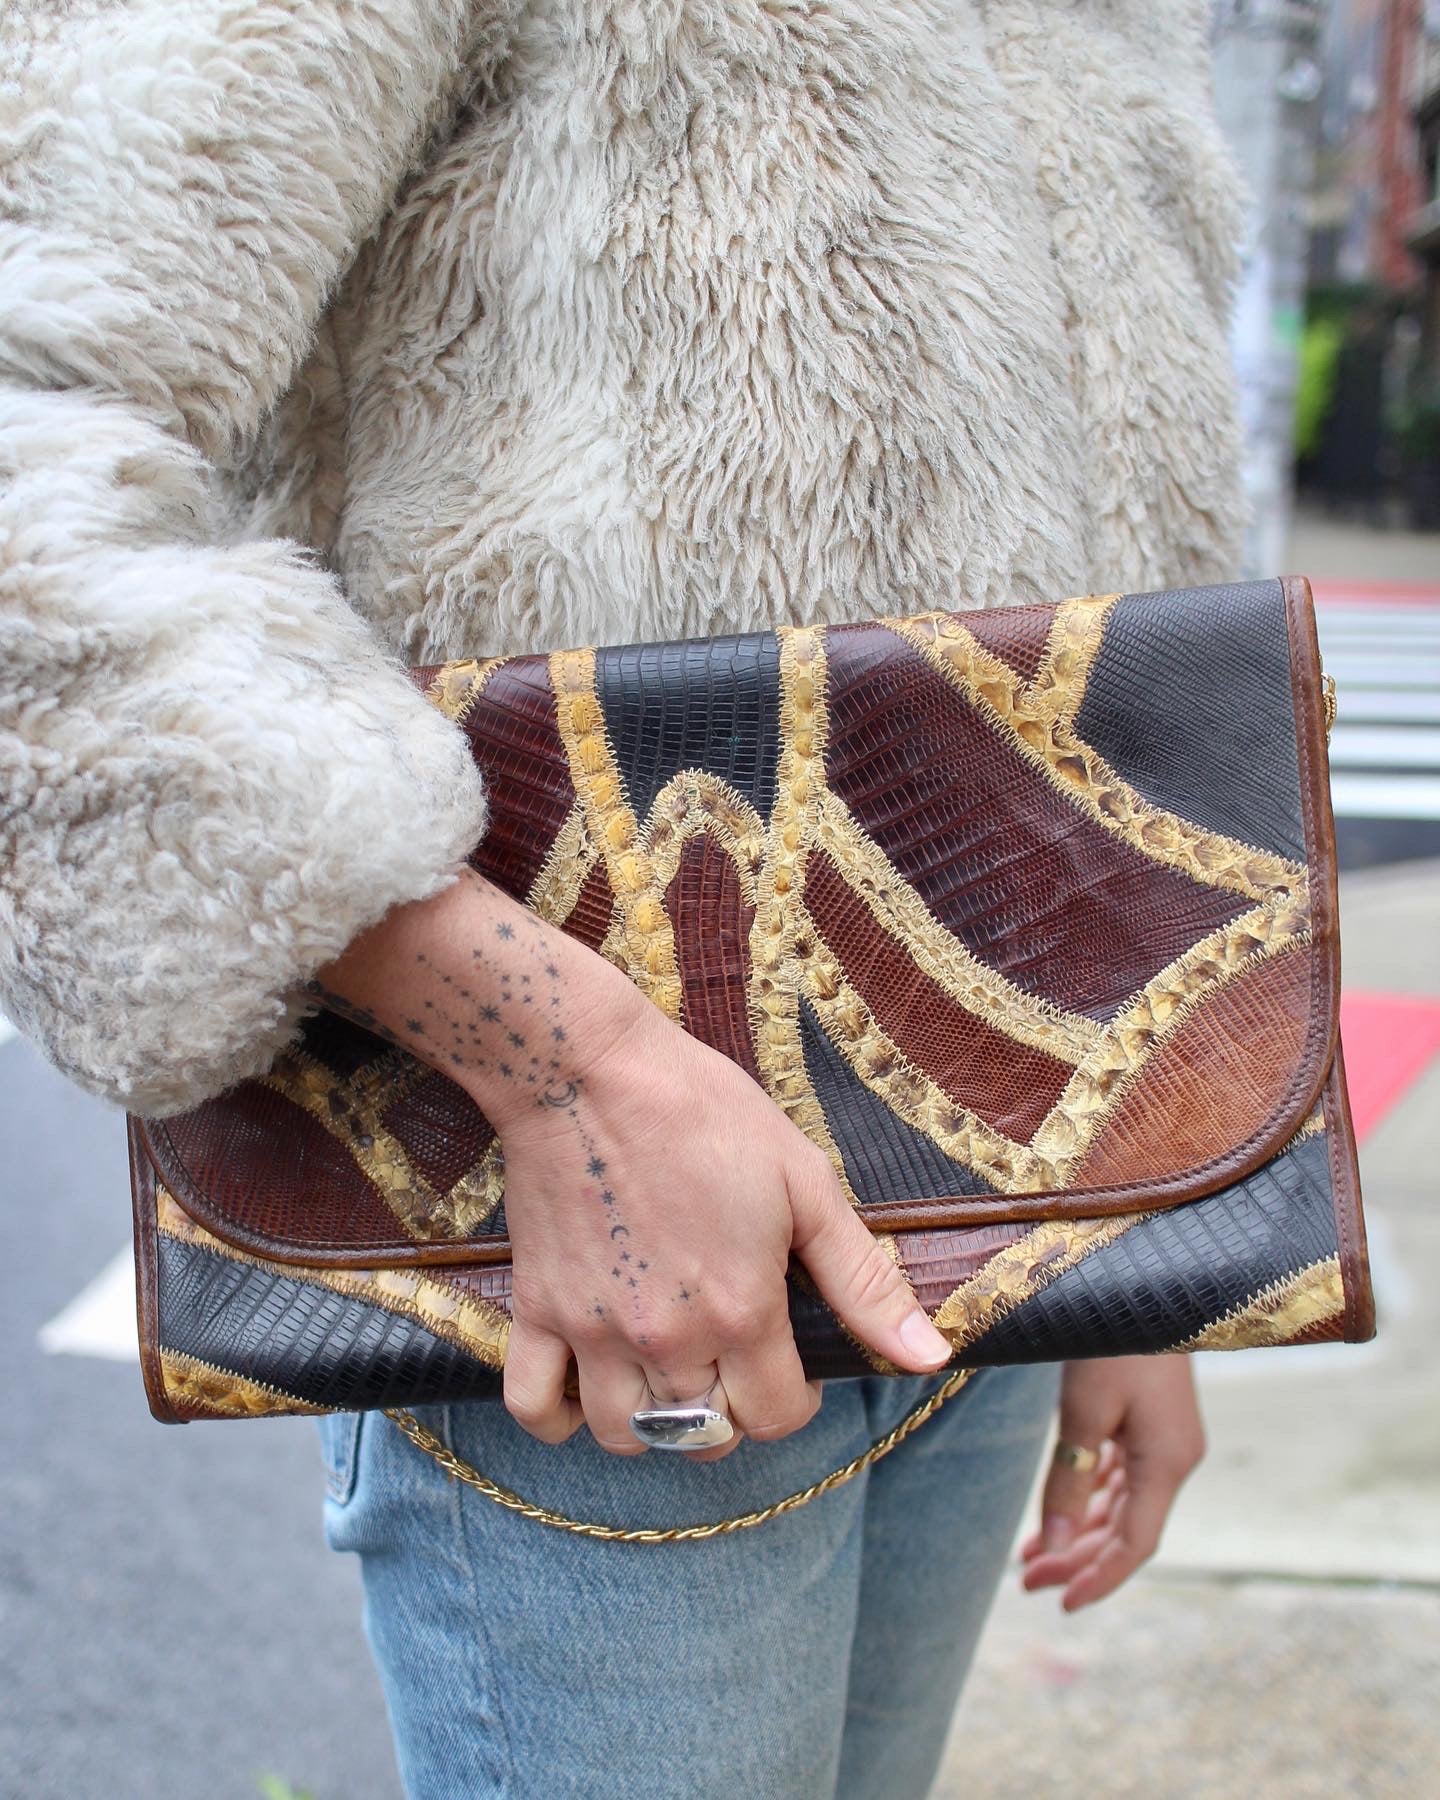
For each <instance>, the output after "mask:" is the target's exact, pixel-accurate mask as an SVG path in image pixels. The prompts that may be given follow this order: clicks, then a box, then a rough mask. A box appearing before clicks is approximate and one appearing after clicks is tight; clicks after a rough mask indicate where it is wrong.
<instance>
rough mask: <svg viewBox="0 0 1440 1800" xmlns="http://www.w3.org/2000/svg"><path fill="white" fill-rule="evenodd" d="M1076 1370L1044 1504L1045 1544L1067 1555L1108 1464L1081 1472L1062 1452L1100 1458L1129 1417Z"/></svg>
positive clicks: (1068, 1376) (1107, 1388) (1065, 1390)
mask: <svg viewBox="0 0 1440 1800" xmlns="http://www.w3.org/2000/svg"><path fill="white" fill-rule="evenodd" d="M1075 1366H1076V1365H1073V1364H1072V1365H1070V1367H1067V1369H1066V1371H1065V1378H1064V1380H1063V1382H1062V1384H1061V1388H1060V1435H1059V1440H1058V1442H1057V1444H1056V1452H1057V1454H1056V1456H1055V1458H1054V1460H1053V1461H1052V1462H1051V1464H1050V1470H1049V1473H1048V1474H1047V1475H1046V1477H1045V1489H1044V1492H1043V1494H1042V1495H1041V1498H1040V1538H1041V1544H1042V1547H1043V1548H1044V1549H1045V1550H1047V1551H1050V1552H1052V1553H1054V1552H1058V1551H1062V1550H1064V1549H1065V1548H1066V1546H1067V1545H1068V1544H1070V1543H1071V1542H1072V1540H1073V1539H1074V1537H1075V1535H1076V1533H1077V1532H1078V1531H1079V1529H1080V1524H1081V1521H1082V1520H1083V1519H1084V1517H1085V1508H1086V1506H1087V1505H1088V1504H1089V1502H1090V1496H1091V1495H1092V1494H1093V1493H1094V1492H1095V1488H1096V1486H1097V1484H1098V1483H1099V1482H1100V1481H1101V1480H1102V1479H1104V1476H1102V1468H1104V1467H1105V1465H1104V1463H1103V1460H1102V1462H1101V1463H1100V1464H1097V1465H1096V1466H1095V1467H1094V1468H1091V1469H1085V1468H1080V1467H1076V1466H1075V1465H1074V1464H1072V1463H1069V1462H1066V1461H1065V1460H1063V1458H1062V1457H1061V1456H1060V1455H1059V1452H1060V1449H1061V1447H1062V1446H1065V1445H1068V1446H1070V1447H1072V1448H1074V1449H1076V1450H1080V1451H1086V1450H1093V1451H1095V1452H1097V1453H1098V1452H1099V1451H1100V1450H1101V1447H1102V1446H1103V1445H1104V1443H1105V1441H1106V1439H1107V1438H1110V1437H1111V1436H1112V1435H1113V1434H1114V1432H1115V1431H1116V1430H1117V1429H1118V1427H1119V1425H1120V1421H1121V1419H1122V1418H1123V1416H1124V1412H1123V1406H1122V1405H1121V1403H1120V1402H1119V1401H1118V1400H1117V1399H1116V1398H1115V1396H1114V1394H1113V1392H1112V1389H1111V1385H1110V1384H1109V1383H1108V1382H1107V1381H1105V1380H1103V1379H1099V1380H1097V1379H1096V1378H1094V1377H1093V1376H1089V1375H1084V1374H1082V1375H1080V1376H1078V1377H1077V1376H1074V1375H1072V1373H1071V1369H1073V1368H1074V1367H1075ZM1103 1374H1104V1371H1102V1376H1103ZM1107 1473H1108V1470H1107Z"/></svg>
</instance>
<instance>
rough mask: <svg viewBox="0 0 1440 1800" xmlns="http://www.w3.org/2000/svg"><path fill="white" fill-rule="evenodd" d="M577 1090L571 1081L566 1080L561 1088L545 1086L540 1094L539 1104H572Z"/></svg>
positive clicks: (559, 1105) (561, 1105) (557, 1105)
mask: <svg viewBox="0 0 1440 1800" xmlns="http://www.w3.org/2000/svg"><path fill="white" fill-rule="evenodd" d="M579 1091H580V1090H579V1089H578V1088H577V1087H576V1085H575V1083H574V1082H573V1081H567V1082H566V1083H565V1085H564V1087H563V1088H555V1087H547V1088H546V1090H545V1092H544V1093H543V1094H542V1095H541V1096H540V1104H541V1105H542V1106H554V1107H563V1106H573V1105H574V1103H575V1097H576V1095H577V1094H578V1093H579Z"/></svg>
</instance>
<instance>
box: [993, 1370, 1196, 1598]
mask: <svg viewBox="0 0 1440 1800" xmlns="http://www.w3.org/2000/svg"><path fill="white" fill-rule="evenodd" d="M1060 1442H1061V1444H1068V1445H1073V1446H1075V1447H1076V1448H1077V1449H1080V1450H1082V1451H1084V1450H1094V1451H1098V1452H1099V1456H1100V1460H1099V1463H1098V1464H1097V1465H1096V1467H1094V1468H1093V1469H1091V1470H1088V1471H1087V1470H1083V1469H1079V1468H1075V1467H1071V1466H1069V1465H1068V1464H1067V1463H1065V1462H1063V1461H1056V1462H1053V1463H1052V1464H1051V1465H1050V1473H1049V1477H1048V1479H1047V1480H1046V1483H1045V1491H1044V1495H1043V1497H1042V1499H1041V1503H1040V1515H1041V1517H1040V1529H1039V1530H1038V1531H1037V1532H1036V1533H1035V1534H1034V1536H1033V1537H1031V1538H1030V1539H1029V1540H1028V1542H1027V1543H1026V1544H1025V1545H1024V1546H1023V1548H1022V1550H1021V1559H1022V1562H1023V1565H1024V1569H1023V1575H1022V1580H1023V1582H1024V1585H1025V1587H1026V1588H1027V1589H1029V1590H1031V1591H1032V1592H1033V1591H1034V1590H1036V1589H1038V1588H1046V1587H1059V1588H1063V1590H1064V1592H1063V1594H1062V1596H1061V1602H1060V1603H1061V1605H1062V1606H1063V1608H1064V1609H1065V1611H1066V1612H1075V1611H1076V1610H1077V1609H1078V1608H1079V1607H1082V1606H1090V1605H1092V1604H1093V1603H1094V1602H1095V1601H1096V1600H1103V1599H1105V1597H1106V1596H1107V1595H1108V1594H1113V1593H1114V1591H1115V1589H1116V1588H1118V1587H1119V1586H1120V1584H1121V1583H1122V1582H1124V1581H1128V1580H1129V1578H1130V1577H1131V1576H1132V1575H1133V1574H1134V1573H1135V1571H1136V1569H1138V1568H1139V1567H1140V1565H1141V1564H1142V1563H1144V1562H1146V1561H1148V1560H1149V1558H1150V1557H1151V1556H1153V1555H1154V1553H1155V1550H1156V1548H1157V1547H1158V1545H1159V1543H1160V1534H1161V1531H1162V1530H1163V1529H1164V1525H1165V1521H1166V1519H1167V1518H1168V1517H1169V1514H1170V1508H1171V1507H1172V1506H1173V1505H1174V1502H1175V1496H1176V1494H1177V1493H1178V1492H1179V1491H1180V1486H1181V1484H1182V1482H1184V1480H1185V1479H1186V1477H1187V1476H1188V1475H1189V1474H1190V1473H1191V1471H1192V1470H1193V1469H1194V1468H1195V1466H1196V1464H1197V1463H1198V1462H1199V1461H1200V1459H1201V1457H1202V1456H1203V1455H1204V1454H1205V1430H1204V1426H1203V1424H1202V1422H1201V1418H1200V1406H1199V1402H1198V1400H1197V1399H1196V1395H1195V1377H1194V1373H1193V1371H1192V1369H1191V1364H1190V1358H1189V1357H1188V1356H1117V1357H1106V1358H1103V1359H1098V1360H1095V1361H1090V1362H1073V1363H1067V1364H1066V1365H1065V1373H1064V1376H1063V1380H1062V1385H1061V1390H1060Z"/></svg>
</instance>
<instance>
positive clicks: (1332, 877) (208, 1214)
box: [136, 576, 1368, 1323]
mask: <svg viewBox="0 0 1440 1800" xmlns="http://www.w3.org/2000/svg"><path fill="white" fill-rule="evenodd" d="M1280 585H1281V587H1282V590H1283V592H1284V595H1285V603H1286V604H1285V611H1286V620H1287V625H1288V629H1289V637H1290V670H1291V694H1292V703H1293V709H1294V720H1295V741H1296V757H1297V762H1298V767H1299V776H1300V795H1301V805H1302V810H1303V814H1304V832H1305V850H1306V863H1307V866H1308V869H1309V878H1310V891H1311V910H1312V920H1313V933H1312V935H1313V943H1312V947H1311V952H1310V960H1311V975H1310V1011H1309V1020H1308V1024H1307V1029H1306V1036H1305V1043H1304V1048H1303V1050H1302V1052H1301V1055H1300V1056H1299V1058H1298V1059H1297V1063H1296V1067H1295V1072H1294V1076H1293V1079H1292V1081H1291V1083H1290V1086H1289V1088H1288V1090H1287V1092H1286V1094H1285V1096H1284V1098H1283V1099H1282V1100H1281V1101H1280V1102H1278V1103H1277V1105H1276V1107H1275V1109H1274V1111H1273V1112H1272V1113H1271V1115H1270V1117H1269V1118H1268V1120H1267V1121H1266V1122H1265V1123H1264V1124H1263V1125H1262V1126H1260V1127H1259V1128H1257V1129H1256V1130H1255V1131H1254V1132H1252V1133H1251V1135H1250V1136H1249V1137H1248V1138H1247V1139H1245V1141H1244V1142H1242V1143H1240V1144H1237V1145H1234V1146H1232V1147H1231V1148H1230V1149H1229V1150H1227V1151H1226V1152H1225V1153H1224V1154H1222V1155H1219V1156H1216V1157H1214V1158H1212V1159H1211V1160H1210V1161H1209V1162H1207V1163H1204V1164H1201V1165H1199V1166H1198V1167H1196V1168H1193V1169H1189V1170H1186V1171H1185V1172H1184V1173H1183V1174H1177V1175H1173V1176H1169V1177H1167V1178H1165V1179H1163V1180H1159V1181H1134V1182H1127V1183H1123V1184H1120V1185H1116V1186H1110V1187H1102V1188H1078V1187H1077V1188H1070V1189H1066V1190H1064V1191H1063V1192H1053V1191H1052V1192H1047V1193H1040V1194H956V1195H937V1196H933V1197H930V1198H927V1199H923V1200H908V1201H888V1202H881V1203H877V1204H873V1205H869V1206H862V1207H861V1208H860V1213H861V1217H862V1218H864V1220H865V1221H866V1223H867V1224H868V1225H869V1226H870V1227H871V1229H872V1230H874V1231H877V1232H892V1231H931V1230H943V1229H946V1228H948V1227H951V1226H956V1225H987V1224H1001V1223H1008V1222H1028V1223H1034V1222H1037V1221H1041V1220H1045V1219H1064V1218H1069V1219H1096V1218H1102V1217H1107V1216H1112V1215H1115V1214H1122V1213H1131V1212H1141V1211H1152V1210H1156V1209H1160V1208H1165V1207H1171V1206H1179V1205H1183V1204H1184V1203H1185V1202H1186V1201H1190V1200H1198V1199H1200V1198H1202V1197H1203V1196H1204V1195H1206V1194H1210V1193H1214V1192H1215V1191H1216V1190H1217V1189H1218V1188H1222V1187H1228V1186H1230V1185H1231V1184H1232V1183H1233V1182H1237V1181H1242V1180H1244V1178H1245V1177H1246V1176H1247V1175H1250V1174H1252V1173H1253V1172H1254V1170H1256V1169H1257V1168H1259V1167H1260V1166H1261V1165H1262V1164H1264V1163H1266V1162H1268V1161H1270V1159H1271V1158H1272V1157H1274V1156H1276V1155H1278V1153H1279V1152H1280V1151H1281V1150H1282V1149H1283V1148H1284V1146H1285V1145H1286V1144H1287V1143H1288V1142H1289V1140H1290V1139H1291V1138H1292V1137H1293V1136H1294V1135H1295V1133H1296V1132H1297V1131H1298V1130H1299V1128H1300V1126H1301V1124H1302V1123H1303V1121H1304V1119H1305V1118H1306V1116H1307V1115H1308V1114H1309V1113H1310V1112H1311V1111H1312V1110H1313V1108H1314V1106H1315V1103H1316V1101H1317V1100H1318V1099H1319V1097H1320V1093H1321V1090H1322V1088H1323V1087H1324V1086H1325V1084H1326V1082H1327V1080H1329V1079H1331V1077H1332V1074H1333V1073H1334V1071H1335V1069H1336V1046H1337V1041H1338V1034H1339V993H1340V946H1339V933H1338V929H1337V924H1338V905H1337V898H1336V895H1337V883H1336V857H1335V832H1334V823H1333V820H1332V817H1331V812H1330V796H1329V770H1328V760H1327V755H1326V746H1325V717H1324V705H1323V698H1322V689H1321V680H1320V676H1321V667H1320V647H1319V642H1318V639H1317V636H1316V630H1315V614H1314V606H1313V602H1312V598H1311V593H1310V583H1309V582H1308V581H1307V580H1306V579H1305V578H1304V577H1303V576H1287V577H1285V578H1284V579H1283V580H1282V582H1281V584H1280ZM152 1123H153V1126H154V1129H153V1131H152V1129H151V1124H152ZM136 1125H137V1126H138V1130H139V1134H140V1138H141V1141H142V1142H143V1144H144V1146H145V1148H146V1150H147V1152H148V1154H149V1156H150V1157H151V1158H152V1159H153V1162H154V1165H155V1169H156V1171H157V1172H158V1175H159V1178H160V1180H161V1181H162V1182H163V1183H164V1185H165V1186H166V1187H167V1188H169V1189H170V1191H171V1192H172V1193H173V1194H174V1195H175V1196H176V1198H177V1199H178V1200H179V1201H180V1203H181V1204H182V1205H183V1206H184V1208H185V1210H186V1211H187V1212H188V1213H190V1214H191V1215H192V1216H193V1217H194V1218H195V1219H196V1220H197V1221H198V1222H199V1223H200V1224H201V1225H203V1226H204V1227H205V1229H206V1230H207V1231H210V1232H212V1233H213V1234H214V1235H215V1236H216V1237H217V1238H220V1239H221V1240H222V1241H223V1242H225V1243H228V1244H232V1245H234V1246H235V1248H237V1249H241V1250H248V1251H250V1252H251V1253H252V1254H255V1255H258V1256H261V1257H264V1258H265V1259H266V1260H268V1261H272V1262H280V1263H286V1262H305V1263H310V1264H313V1265H325V1266H330V1267H334V1268H366V1267H373V1266H374V1264H375V1263H376V1262H377V1260H379V1261H383V1262H385V1263H386V1264H387V1265H390V1266H394V1267H401V1266H406V1265H412V1264H418V1265H424V1264H433V1263H449V1264H452V1265H453V1264H465V1263H500V1262H508V1261H509V1260H510V1244H509V1241H508V1239H505V1238H500V1237H496V1238H485V1239H477V1238H470V1239H460V1240H453V1239H450V1240H438V1241H435V1242H428V1243H417V1242H415V1241H413V1240H410V1239H405V1240H397V1241H396V1242H394V1243H368V1244H363V1245H360V1246H354V1245H346V1246H342V1247H338V1248H336V1247H322V1246H318V1245H313V1244H306V1245H305V1246H304V1247H303V1249H300V1248H297V1247H296V1246H294V1245H292V1244H289V1243H286V1242H284V1241H278V1242H277V1241H276V1240H275V1239H273V1238H269V1237H266V1236H264V1235H262V1234H260V1233H257V1232H251V1231H242V1230H239V1229H237V1228H236V1227H235V1225H234V1224H233V1223H232V1222H231V1221H229V1220H228V1219H226V1218H225V1217H224V1216H223V1215H220V1214H218V1213H217V1212H216V1210H215V1208H214V1207H213V1206H212V1205H211V1204H210V1203H209V1201H208V1199H207V1197H206V1196H205V1194H203V1193H202V1192H200V1191H199V1190H198V1189H197V1187H196V1185H195V1183H194V1182H193V1181H192V1180H191V1178H190V1176H189V1173H188V1171H187V1170H186V1169H185V1168H184V1166H183V1165H182V1164H181V1163H180V1161H179V1159H178V1157H176V1156H175V1154H174V1152H173V1150H169V1153H168V1154H167V1149H168V1148H169V1146H168V1133H167V1132H166V1131H165V1129H164V1121H154V1122H150V1123H147V1122H146V1121H144V1120H139V1121H136ZM1346 1132H1347V1140H1346V1141H1347V1142H1349V1143H1351V1148H1350V1152H1349V1154H1350V1157H1351V1161H1352V1165H1353V1142H1351V1140H1350V1138H1349V1136H1348V1122H1347V1125H1346ZM1332 1154H1333V1153H1332ZM1343 1173H1344V1171H1343V1169H1342V1174H1343ZM1341 1185H1342V1187H1344V1188H1345V1190H1346V1192H1347V1193H1348V1194H1349V1195H1350V1199H1349V1200H1348V1201H1347V1207H1348V1209H1349V1210H1348V1211H1347V1214H1346V1229H1347V1232H1348V1233H1349V1236H1350V1240H1351V1242H1352V1245H1353V1246H1355V1248H1354V1249H1353V1250H1352V1281H1351V1283H1350V1285H1351V1287H1353V1288H1354V1290H1355V1292H1356V1293H1357V1295H1361V1296H1363V1294H1364V1293H1365V1292H1367V1291H1368V1281H1367V1280H1366V1278H1365V1276H1364V1273H1363V1255H1364V1248H1363V1234H1360V1235H1357V1234H1359V1226H1358V1222H1357V1221H1358V1188H1357V1187H1356V1185H1355V1183H1354V1181H1353V1178H1347V1180H1345V1181H1343V1182H1342V1184H1341ZM1352 1214H1353V1220H1352V1217H1351V1215H1352ZM1356 1257H1358V1258H1360V1259H1361V1260H1360V1261H1358V1262H1357V1261H1355V1260H1354V1258H1356ZM1357 1323H1363V1317H1362V1315H1360V1314H1357Z"/></svg>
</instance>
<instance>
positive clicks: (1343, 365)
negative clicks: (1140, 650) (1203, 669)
mask: <svg viewBox="0 0 1440 1800" xmlns="http://www.w3.org/2000/svg"><path fill="white" fill-rule="evenodd" d="M1212 28H1213V35H1214V49H1215V76H1216V95H1217V101H1218V104H1219V110H1220V115H1221V123H1222V125H1223V127H1224V129H1225V131H1226V134H1227V136H1228V137H1229V139H1230V142H1231V145H1232V147H1233V149H1234V151H1235V153H1236V156H1237V159H1238V160H1239V162H1240V164H1241V167H1242V168H1243V170H1244V172H1245V174H1246V176H1247V178H1248V180H1249V183H1250V186H1251V193H1252V205H1251V211H1250V217H1249V222H1248V232H1247V238H1246V243H1245V247H1244V276H1243V281H1242V286H1241V291H1240V295H1239V303H1238V306H1237V315H1236V325H1235V353H1236V362H1237V367H1238V369H1239V373H1240V377H1241V383H1242V392H1243V395H1244V405H1245V422H1246V429H1247V438H1248V451H1249V478H1250V483H1249V485H1250V491H1251V496H1252V500H1253V502H1254V514H1253V521H1252V526H1251V537H1250V543H1249V546H1248V560H1249V562H1250V564H1251V567H1252V570H1254V571H1257V572H1258V571H1262V570H1263V571H1265V572H1271V571H1273V570H1275V569H1277V568H1280V567H1281V566H1282V565H1283V563H1284V550H1285V547H1286V544H1287V542H1288V537H1289V529H1290V511H1291V506H1292V503H1293V502H1294V501H1295V500H1297V499H1298V501H1299V503H1300V505H1301V506H1302V508H1303V507H1307V506H1308V507H1313V508H1314V509H1316V510H1317V511H1320V512H1322V513H1328V514H1329V515H1331V516H1337V517H1353V518H1356V519H1358V520H1361V521H1363V522H1365V523H1368V524H1370V525H1372V526H1374V527H1376V528H1379V527H1383V526H1389V527H1392V528H1395V529H1411V530H1417V531H1435V530H1440V0H1330V3H1329V4H1328V5H1327V4H1323V3H1322V0H1214V6H1213V12H1212Z"/></svg>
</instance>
